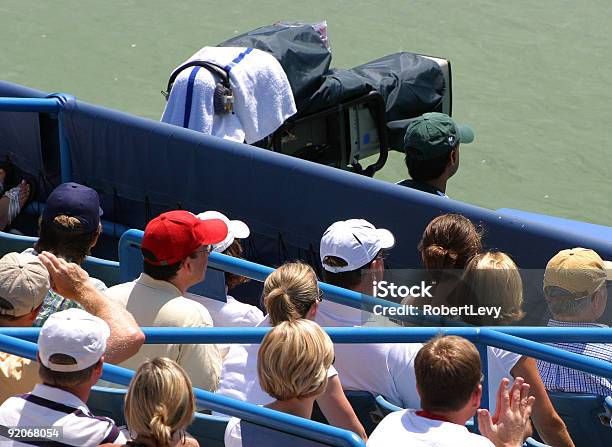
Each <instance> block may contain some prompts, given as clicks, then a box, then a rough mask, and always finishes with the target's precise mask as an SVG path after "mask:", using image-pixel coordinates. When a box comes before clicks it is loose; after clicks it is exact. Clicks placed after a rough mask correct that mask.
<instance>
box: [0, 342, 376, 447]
mask: <svg viewBox="0 0 612 447" xmlns="http://www.w3.org/2000/svg"><path fill="white" fill-rule="evenodd" d="M0 350H1V351H3V352H7V353H10V354H15V355H20V356H22V357H27V358H30V359H35V358H36V355H37V352H38V347H37V346H36V344H34V343H31V342H28V341H24V340H20V339H17V338H14V337H9V336H6V335H2V334H0ZM133 375H134V371H131V370H129V369H125V368H121V367H119V366H115V365H110V364H104V370H103V373H102V379H104V380H107V381H109V382H114V383H118V384H121V385H129V383H130V380H131V379H132V376H133ZM194 394H195V397H196V400H197V402H198V405H201V406H203V407H205V408H209V409H211V410H213V411H217V412H219V413H224V414H228V415H230V416H235V417H239V418H241V419H244V420H247V421H250V422H253V423H255V424H259V425H263V426H264V427H270V428H272V429H275V430H282V431H285V432H289V433H294V434H296V435H298V436H301V437H304V438H307V439H312V440H315V441H318V442H322V443H325V444H329V445H334V446H341V447H363V446H365V444H364V442H363V440H362V439H361V438H359V437H358V436H357V435H356V434H355V433H353V432H350V431H348V430H343V429H340V428H336V427H332V426H329V425H325V424H321V423H318V422H314V421H311V420H309V419H304V418H300V417H297V416H293V415H290V414H287V413H281V412H278V411H274V410H270V409H268V408H265V407H260V406H257V405H253V404H249V403H247V402H241V401H238V400H235V399H230V398H228V397H225V396H219V395H216V394H214V393H211V392H208V391H203V390H200V389H198V388H194Z"/></svg>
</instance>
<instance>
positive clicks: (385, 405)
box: [375, 395, 403, 416]
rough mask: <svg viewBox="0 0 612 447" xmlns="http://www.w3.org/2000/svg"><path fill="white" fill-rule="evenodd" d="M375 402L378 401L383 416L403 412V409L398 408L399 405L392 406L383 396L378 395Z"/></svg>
mask: <svg viewBox="0 0 612 447" xmlns="http://www.w3.org/2000/svg"><path fill="white" fill-rule="evenodd" d="M375 400H376V405H378V408H380V410H381V412H382V414H383V416H386V415H388V414H389V413H393V412H394V411H401V410H403V408H402V407H398V406H397V405H395V404H392V403H391V402H389V401H388V400H387V399H385V398H384V397H383V396H380V395H378V396H376V398H375Z"/></svg>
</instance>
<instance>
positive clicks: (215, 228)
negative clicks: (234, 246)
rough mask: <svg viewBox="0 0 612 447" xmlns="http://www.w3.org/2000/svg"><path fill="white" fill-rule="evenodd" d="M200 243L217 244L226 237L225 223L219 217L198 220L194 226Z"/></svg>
mask: <svg viewBox="0 0 612 447" xmlns="http://www.w3.org/2000/svg"><path fill="white" fill-rule="evenodd" d="M194 230H195V233H196V234H197V235H198V238H199V240H198V242H200V245H209V244H218V243H219V242H221V241H223V240H224V239H225V238H226V237H227V231H228V229H227V225H226V224H225V222H223V221H222V220H220V219H210V220H199V219H198V223H197V225H196V227H195V229H194Z"/></svg>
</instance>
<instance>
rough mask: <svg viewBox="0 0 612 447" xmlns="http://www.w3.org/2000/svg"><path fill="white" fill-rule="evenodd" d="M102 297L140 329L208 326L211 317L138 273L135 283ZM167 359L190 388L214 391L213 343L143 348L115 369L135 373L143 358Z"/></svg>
mask: <svg viewBox="0 0 612 447" xmlns="http://www.w3.org/2000/svg"><path fill="white" fill-rule="evenodd" d="M106 295H107V296H108V297H109V298H110V299H111V300H113V301H115V302H116V303H118V304H121V305H122V306H123V307H125V308H126V310H127V311H128V312H130V313H131V314H132V315H133V316H134V319H135V320H136V322H137V323H138V325H139V326H141V327H147V326H154V327H211V326H212V325H213V322H212V318H211V317H210V314H209V313H208V311H207V310H206V308H205V307H204V306H202V305H201V304H200V303H197V302H195V301H194V300H191V299H188V298H185V297H184V296H182V295H181V292H180V290H179V289H177V288H176V287H175V286H174V285H173V284H171V283H169V282H167V281H159V280H157V279H153V278H151V277H150V276H149V275H147V274H146V273H141V275H140V276H139V277H138V279H137V280H136V281H132V282H128V283H125V284H119V285H116V286H114V287H111V288H110V289H108V290H107V291H106ZM154 357H168V358H170V359H172V360H174V361H175V362H177V363H178V364H179V365H181V366H182V367H183V368H184V369H185V371H187V374H189V377H190V378H191V382H192V383H193V386H194V387H197V388H202V389H203V390H207V391H214V390H216V389H217V384H218V383H219V375H220V373H221V354H220V353H219V348H218V347H217V345H214V344H184V345H183V344H166V345H147V344H145V345H143V346H142V347H141V348H140V350H139V351H138V353H136V354H135V355H134V356H133V357H131V358H129V359H128V360H126V361H124V362H122V363H121V364H120V365H119V366H122V367H124V368H128V369H132V370H136V369H137V368H138V367H139V366H140V364H141V363H142V362H143V361H144V360H146V359H152V358H154Z"/></svg>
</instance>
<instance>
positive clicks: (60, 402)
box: [0, 384, 127, 447]
mask: <svg viewBox="0 0 612 447" xmlns="http://www.w3.org/2000/svg"><path fill="white" fill-rule="evenodd" d="M13 427H20V428H21V427H62V432H61V433H62V437H61V439H53V440H49V441H42V442H41V441H27V440H23V439H22V440H20V441H17V440H10V439H9V438H8V433H9V432H8V430H9V428H13ZM126 442H127V440H126V438H125V436H124V435H123V434H122V433H121V432H120V430H119V429H118V428H117V426H116V425H115V423H114V422H113V421H112V420H111V419H109V418H105V417H95V416H94V415H92V414H91V412H90V411H89V408H87V405H85V404H84V403H83V402H82V401H81V400H80V399H79V398H78V397H76V396H75V395H74V394H72V393H69V392H67V391H64V390H61V389H59V388H54V387H50V386H47V385H43V384H39V385H36V387H34V390H33V391H32V392H31V393H29V394H23V395H21V396H15V397H11V398H10V399H8V400H7V401H6V402H4V404H2V406H0V446H2V447H5V446H6V447H9V446H10V447H22V446H32V445H44V446H45V447H66V446H79V447H90V446H91V447H94V446H97V445H100V444H104V443H117V444H125V443H126Z"/></svg>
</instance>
